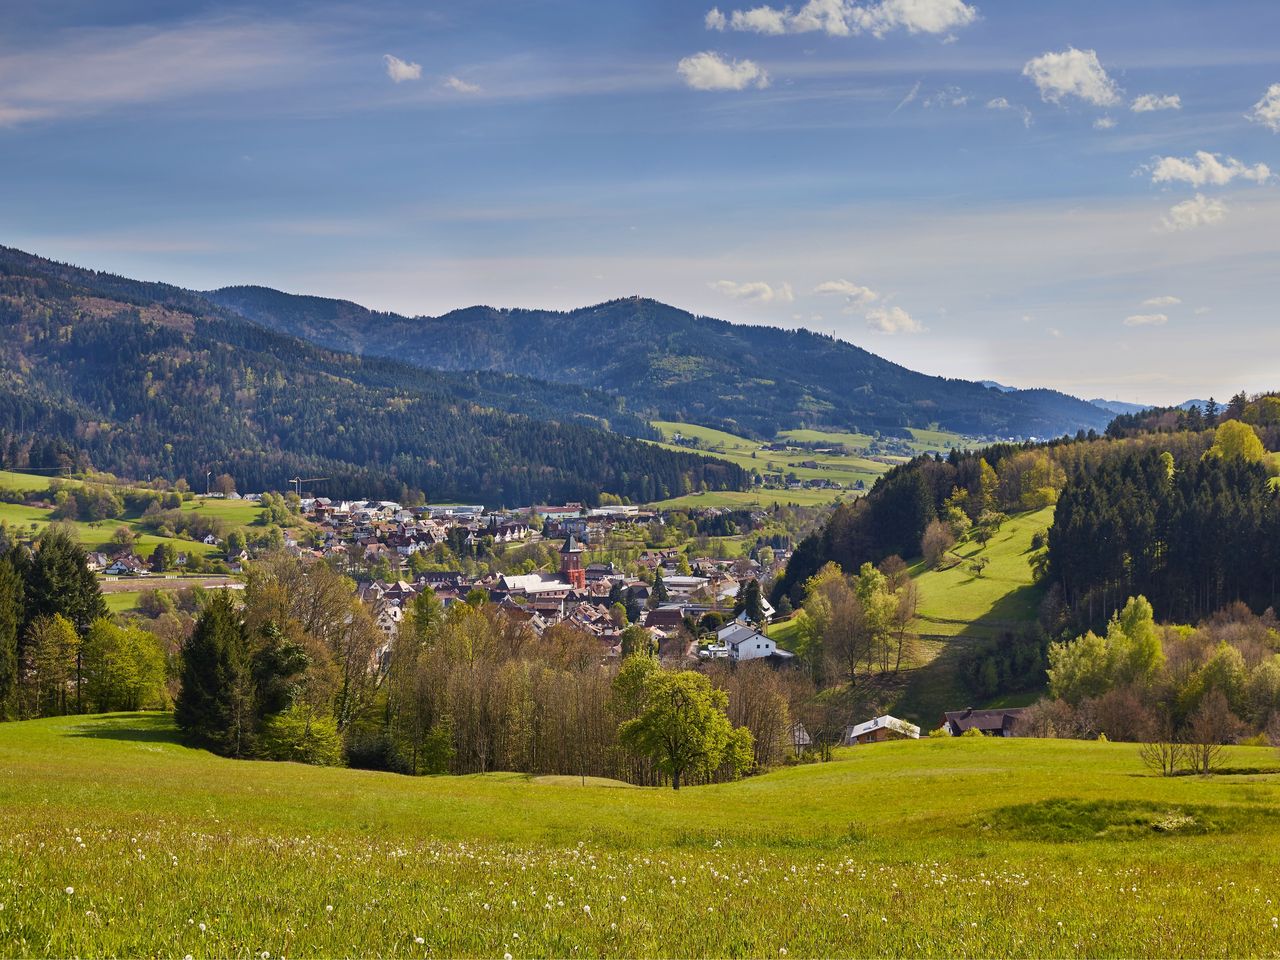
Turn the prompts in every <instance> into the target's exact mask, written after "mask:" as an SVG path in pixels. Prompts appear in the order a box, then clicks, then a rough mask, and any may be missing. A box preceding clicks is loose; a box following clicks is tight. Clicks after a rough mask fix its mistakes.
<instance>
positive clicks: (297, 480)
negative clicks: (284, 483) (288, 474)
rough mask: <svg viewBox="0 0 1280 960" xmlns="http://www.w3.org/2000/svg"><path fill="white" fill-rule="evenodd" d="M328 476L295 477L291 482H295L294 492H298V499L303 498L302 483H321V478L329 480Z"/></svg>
mask: <svg viewBox="0 0 1280 960" xmlns="http://www.w3.org/2000/svg"><path fill="white" fill-rule="evenodd" d="M328 479H329V478H328V477H294V478H293V479H292V480H290V481H289V482H290V483H292V484H293V489H294V492H295V493H297V495H298V499H299V500H301V499H302V485H303V484H304V483H319V482H320V481H321V480H328Z"/></svg>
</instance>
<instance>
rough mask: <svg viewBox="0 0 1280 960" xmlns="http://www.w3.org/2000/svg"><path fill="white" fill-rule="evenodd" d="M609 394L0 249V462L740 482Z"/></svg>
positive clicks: (690, 485) (364, 485)
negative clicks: (397, 347) (325, 334)
mask: <svg viewBox="0 0 1280 960" xmlns="http://www.w3.org/2000/svg"><path fill="white" fill-rule="evenodd" d="M609 428H616V429H628V430H632V431H635V432H637V433H640V434H641V435H644V434H645V433H646V431H647V432H652V430H651V428H650V427H649V425H648V424H647V423H644V422H643V421H639V420H637V419H636V418H634V417H631V416H630V415H629V414H627V413H626V412H625V411H624V410H623V409H622V404H621V401H620V400H618V399H617V398H614V397H609V396H606V395H604V394H602V393H599V392H596V391H591V390H587V389H584V388H580V387H570V386H566V385H563V384H548V383H545V382H542V381H537V380H532V379H529V378H524V377H518V376H514V375H507V374H495V373H486V374H484V375H475V374H466V373H451V372H439V371H429V370H423V369H420V368H417V367H413V366H410V365H407V364H403V363H398V362H396V361H394V360H389V359H380V358H379V359H365V358H362V357H358V356H353V355H351V354H344V353H337V352H335V351H332V350H328V349H326V348H323V347H320V346H316V345H315V344H311V343H308V342H306V341H303V340H300V339H298V338H296V337H290V336H286V335H284V334H281V333H277V332H275V331H272V330H268V329H265V328H263V327H261V326H258V325H256V324H253V323H250V322H249V321H246V320H245V319H243V318H242V317H240V316H238V315H236V314H233V313H230V312H229V311H226V310H224V309H223V308H221V307H219V306H217V305H216V304H214V303H213V302H211V301H210V300H208V299H206V298H205V297H203V296H202V295H200V294H198V293H193V292H191V291H187V290H182V289H180V288H178V287H172V286H167V285H165V284H155V283H140V282H137V281H133V280H128V279H126V278H123V277H117V276H113V275H110V274H104V273H97V272H94V271H89V270H81V269H78V268H75V267H69V266H66V265H64V264H59V263H54V262H53V261H49V260H44V259H41V258H39V257H34V256H31V255H29V254H25V253H22V252H21V251H17V250H11V249H5V248H0V466H9V467H20V468H26V467H36V468H43V469H57V468H59V467H74V468H77V469H81V470H83V469H86V468H88V467H89V466H92V467H93V468H96V469H98V470H106V471H111V472H113V473H116V474H118V475H121V476H125V477H129V478H133V479H142V480H145V479H148V478H150V477H152V476H163V477H167V478H169V479H170V480H174V479H176V478H178V477H186V478H187V479H188V480H189V481H193V482H195V481H198V480H204V479H205V474H206V473H207V472H210V471H212V472H214V473H229V474H231V475H232V476H233V477H234V478H235V480H236V481H237V482H238V483H239V484H240V486H241V489H246V490H264V489H276V490H281V489H285V487H286V484H287V480H288V478H289V477H292V476H294V475H295V474H296V475H299V476H304V477H324V478H325V479H326V483H325V486H324V491H325V492H326V493H329V494H331V495H334V496H350V497H354V496H383V497H396V498H401V497H405V496H408V495H409V494H410V492H411V491H414V490H417V491H421V492H423V493H425V494H426V495H427V496H428V497H430V498H431V499H433V500H436V501H440V500H452V499H461V500H466V501H468V502H479V503H484V504H486V505H489V506H498V505H502V504H506V505H509V506H515V505H527V504H529V503H531V502H563V501H565V500H582V501H585V502H591V503H594V502H597V501H598V498H599V496H600V493H601V491H611V492H613V493H617V494H619V495H622V496H626V497H630V498H632V499H634V500H640V501H648V500H656V499H662V498H665V497H668V496H674V495H678V494H680V493H684V492H688V491H689V490H692V489H699V488H701V487H706V488H707V489H713V490H715V489H743V488H744V487H745V486H746V485H747V483H748V480H747V477H746V474H745V472H744V471H743V470H742V469H741V468H740V467H738V466H737V465H734V464H730V463H727V462H724V461H720V460H711V459H708V458H705V457H702V456H699V455H696V454H691V453H682V452H672V451H668V450H664V449H662V448H661V447H658V446H656V445H654V444H651V443H645V442H643V441H642V440H636V439H632V438H631V437H628V436H626V435H624V434H622V433H619V432H614V430H612V429H609Z"/></svg>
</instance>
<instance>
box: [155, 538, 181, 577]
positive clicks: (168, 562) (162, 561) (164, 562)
mask: <svg viewBox="0 0 1280 960" xmlns="http://www.w3.org/2000/svg"><path fill="white" fill-rule="evenodd" d="M177 562H178V551H177V550H175V549H174V548H173V544H171V543H158V544H156V548H155V550H153V551H151V569H152V570H154V571H155V572H156V573H165V572H166V571H168V570H171V569H173V566H174V564H175V563H177Z"/></svg>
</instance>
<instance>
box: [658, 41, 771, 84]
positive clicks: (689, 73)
mask: <svg viewBox="0 0 1280 960" xmlns="http://www.w3.org/2000/svg"><path fill="white" fill-rule="evenodd" d="M676 71H677V72H678V73H679V74H680V76H681V78H683V80H684V82H685V83H686V84H688V85H689V86H690V87H692V88H693V89H694V90H745V89H747V88H748V87H756V88H757V89H763V88H764V87H767V86H768V85H769V74H767V73H765V71H764V70H763V69H762V68H761V67H760V65H759V64H757V63H755V62H754V61H752V60H732V61H730V60H725V59H724V58H723V57H721V56H720V54H718V53H715V52H713V51H710V50H707V51H704V52H702V53H695V54H694V55H693V56H691V57H685V58H684V59H683V60H681V61H680V62H679V63H678V64H677V65H676Z"/></svg>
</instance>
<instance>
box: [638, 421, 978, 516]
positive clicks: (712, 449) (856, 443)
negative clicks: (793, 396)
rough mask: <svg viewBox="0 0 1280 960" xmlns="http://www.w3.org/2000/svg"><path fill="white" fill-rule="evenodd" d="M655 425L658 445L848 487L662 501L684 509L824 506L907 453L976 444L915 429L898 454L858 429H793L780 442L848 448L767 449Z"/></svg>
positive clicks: (699, 429)
mask: <svg viewBox="0 0 1280 960" xmlns="http://www.w3.org/2000/svg"><path fill="white" fill-rule="evenodd" d="M653 425H654V426H655V427H657V428H658V430H660V431H661V432H662V435H663V437H664V438H665V440H666V441H667V442H664V443H661V444H659V445H660V446H662V447H665V448H666V449H668V450H677V451H681V452H685V453H701V454H705V455H707V456H714V457H719V458H721V459H724V460H729V461H731V462H733V463H736V464H737V465H738V466H740V467H742V468H743V469H744V470H758V471H759V472H760V473H762V474H774V475H777V474H782V475H783V476H784V477H786V476H791V475H794V477H795V478H796V479H798V480H830V481H832V482H834V483H838V484H840V485H841V487H842V488H843V489H839V490H824V489H802V490H783V489H767V490H766V489H759V490H753V491H749V492H738V491H711V492H707V493H692V494H686V495H684V496H680V497H672V498H670V499H667V500H663V501H661V502H660V503H658V504H657V505H656V506H658V507H660V508H679V507H695V506H704V507H727V506H733V507H738V506H742V507H746V506H767V505H769V504H772V503H794V504H799V505H801V506H820V505H823V504H827V503H832V502H834V501H835V500H837V499H839V498H840V497H842V496H843V497H849V496H857V495H859V493H860V492H861V491H855V490H854V487H855V485H856V484H857V483H858V482H859V481H861V482H862V484H863V489H870V488H871V486H872V485H873V484H874V483H875V481H876V479H877V478H878V477H879V476H880V475H881V474H883V473H885V472H887V471H888V470H889V469H891V468H892V467H893V466H895V465H896V464H899V463H902V462H904V461H905V460H906V459H907V456H908V455H915V454H918V453H925V452H929V453H933V452H938V453H946V452H948V451H949V450H950V449H951V448H952V447H954V446H968V445H972V442H971V441H969V440H968V439H967V438H965V437H961V436H960V435H959V434H954V433H946V432H941V431H936V430H913V431H911V432H912V437H913V439H911V440H909V441H901V442H900V443H899V445H898V447H897V448H896V452H893V453H889V452H876V453H873V452H872V447H873V445H875V444H877V443H879V442H881V441H877V440H876V438H875V437H872V436H869V435H866V434H857V433H830V432H825V431H820V430H789V431H786V432H784V433H780V434H779V435H778V437H777V439H778V440H779V441H781V442H791V443H807V444H821V445H830V446H832V447H836V446H841V447H843V448H844V451H843V452H827V453H820V452H818V451H816V450H809V449H800V448H797V449H790V450H768V449H766V448H765V445H764V444H762V443H760V442H758V441H755V440H750V439H748V438H746V437H739V436H736V435H735V434H732V433H726V432H725V431H723V430H714V429H712V428H710V427H703V426H699V425H697V424H690V423H677V422H675V421H668V420H655V421H653ZM677 434H678V435H680V436H682V437H684V438H687V439H694V440H696V441H697V442H698V446H696V447H689V446H684V445H682V444H677V443H674V442H671V441H672V440H673V439H674V438H675V436H676V435H677Z"/></svg>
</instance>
